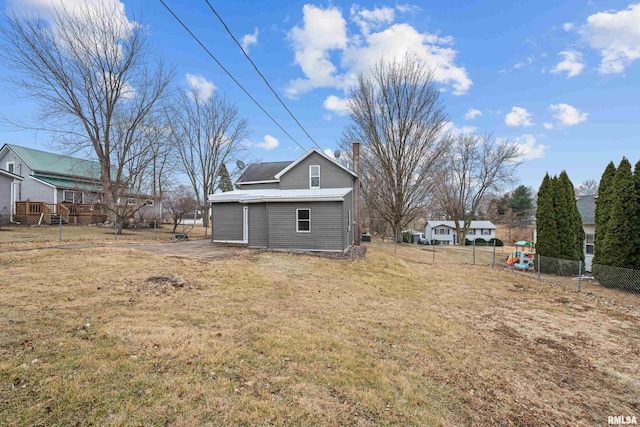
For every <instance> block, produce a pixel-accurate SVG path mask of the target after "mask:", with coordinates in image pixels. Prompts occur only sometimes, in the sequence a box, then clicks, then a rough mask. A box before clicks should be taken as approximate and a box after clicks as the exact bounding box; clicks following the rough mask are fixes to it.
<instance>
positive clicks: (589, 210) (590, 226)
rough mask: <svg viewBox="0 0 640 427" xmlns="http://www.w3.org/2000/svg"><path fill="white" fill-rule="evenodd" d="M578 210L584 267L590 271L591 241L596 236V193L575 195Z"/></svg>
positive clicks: (591, 258)
mask: <svg viewBox="0 0 640 427" xmlns="http://www.w3.org/2000/svg"><path fill="white" fill-rule="evenodd" d="M576 204H577V205H578V212H580V217H581V218H582V229H583V230H584V269H585V270H586V271H591V263H592V262H593V242H594V241H595V236H596V195H595V194H591V195H587V196H579V197H576Z"/></svg>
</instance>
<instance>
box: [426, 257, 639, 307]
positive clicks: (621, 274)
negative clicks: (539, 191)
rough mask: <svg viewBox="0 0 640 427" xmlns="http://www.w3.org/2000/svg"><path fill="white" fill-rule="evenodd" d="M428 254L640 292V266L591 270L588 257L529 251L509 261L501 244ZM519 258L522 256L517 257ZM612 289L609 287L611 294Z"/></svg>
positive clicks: (577, 287)
mask: <svg viewBox="0 0 640 427" xmlns="http://www.w3.org/2000/svg"><path fill="white" fill-rule="evenodd" d="M422 250H423V251H424V252H425V254H424V258H423V259H425V260H427V261H431V262H446V263H453V264H468V265H484V266H489V267H497V268H513V269H515V270H520V271H527V272H529V273H532V275H534V276H537V278H538V279H544V280H547V281H555V282H558V283H559V284H562V285H563V287H565V288H567V289H571V290H573V291H578V292H580V291H585V290H587V291H605V290H607V289H610V290H611V292H615V291H616V290H617V291H618V292H620V291H624V292H626V293H633V294H638V295H640V270H633V269H629V268H621V267H613V266H608V265H599V264H594V265H593V266H591V268H590V271H587V266H586V264H585V262H584V261H576V260H567V259H560V258H553V257H547V256H541V255H538V254H531V253H528V254H525V255H528V256H527V257H525V258H523V259H526V262H525V263H524V264H522V263H517V264H511V265H509V264H507V260H508V258H509V255H511V254H513V253H514V251H513V248H512V247H506V248H505V247H501V246H480V245H469V246H447V245H434V246H424V247H422ZM516 261H518V260H516ZM611 292H609V291H607V293H608V294H611Z"/></svg>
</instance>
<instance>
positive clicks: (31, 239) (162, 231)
mask: <svg viewBox="0 0 640 427" xmlns="http://www.w3.org/2000/svg"><path fill="white" fill-rule="evenodd" d="M172 229H173V226H171V225H166V224H165V225H162V226H161V227H159V228H158V229H157V230H156V231H155V233H154V230H153V228H146V227H145V228H139V229H135V228H130V229H126V230H123V231H122V234H120V235H118V236H117V240H116V239H115V235H114V230H113V228H102V227H97V226H80V225H77V226H76V225H65V226H63V227H62V242H60V229H59V228H58V227H56V226H49V225H44V226H33V227H18V226H3V227H2V228H1V229H0V253H1V252H8V251H15V250H29V249H34V248H48V247H54V246H60V245H68V244H79V243H84V244H100V245H104V244H107V245H108V244H113V243H118V244H120V243H126V242H136V243H146V242H148V243H152V242H169V241H171V238H172V237H173V236H175V234H173V233H172V232H171V230H172ZM182 230H183V227H182V226H178V228H177V229H176V233H180V232H182ZM207 231H208V233H211V230H210V229H209V230H207ZM209 236H211V234H209ZM189 237H190V238H191V239H201V238H205V229H204V227H202V226H199V225H198V226H195V227H194V228H193V230H192V231H191V232H190V233H189Z"/></svg>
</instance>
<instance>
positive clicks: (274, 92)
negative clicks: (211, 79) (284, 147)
mask: <svg viewBox="0 0 640 427" xmlns="http://www.w3.org/2000/svg"><path fill="white" fill-rule="evenodd" d="M205 1H206V2H207V5H208V6H209V9H211V11H212V12H213V13H214V15H216V17H217V18H218V20H219V21H220V23H221V24H222V26H223V27H224V29H225V30H227V33H229V35H230V36H231V38H232V39H233V41H234V42H236V44H237V45H238V47H239V48H240V50H241V51H242V54H243V55H244V56H245V58H247V60H248V61H249V62H250V63H251V65H253V68H254V69H255V70H256V72H257V73H258V74H259V75H260V77H262V80H264V82H265V84H266V85H267V86H268V87H269V89H271V92H273V94H274V95H275V96H276V98H278V101H280V104H282V106H283V107H284V109H285V110H287V113H289V115H290V116H291V118H292V119H293V120H294V121H295V122H296V123H297V124H298V126H300V129H302V131H303V132H304V133H305V134H306V135H307V136H308V137H309V139H310V140H311V141H312V142H313V143H314V144H315V145H316V147H318V148H320V150H322V148H321V147H320V145H318V143H317V142H316V140H315V139H313V138H312V137H311V135H309V132H307V130H306V129H305V128H304V126H302V124H301V123H300V122H299V121H298V119H297V118H296V116H294V115H293V113H292V112H291V110H289V107H287V105H286V104H285V103H284V101H283V100H282V98H280V96H279V95H278V93H277V92H276V91H275V89H273V87H272V86H271V84H269V82H268V81H267V78H266V77H265V76H264V75H263V74H262V73H261V72H260V70H259V69H258V66H257V65H256V64H255V63H254V62H253V60H251V58H250V57H249V55H247V52H246V51H245V50H244V47H242V44H240V42H239V41H238V39H236V37H235V36H234V35H233V33H232V32H231V30H230V29H229V27H228V26H227V24H226V23H225V22H224V20H223V19H222V17H221V16H220V14H219V13H218V12H217V11H216V9H215V8H214V7H213V6H212V5H211V3H210V2H209V0H205Z"/></svg>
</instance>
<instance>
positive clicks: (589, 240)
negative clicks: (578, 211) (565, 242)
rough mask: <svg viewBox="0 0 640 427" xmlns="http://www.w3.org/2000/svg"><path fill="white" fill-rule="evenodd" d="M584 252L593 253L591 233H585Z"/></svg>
mask: <svg viewBox="0 0 640 427" xmlns="http://www.w3.org/2000/svg"><path fill="white" fill-rule="evenodd" d="M584 253H586V254H587V255H593V234H587V235H586V236H585V239H584Z"/></svg>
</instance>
